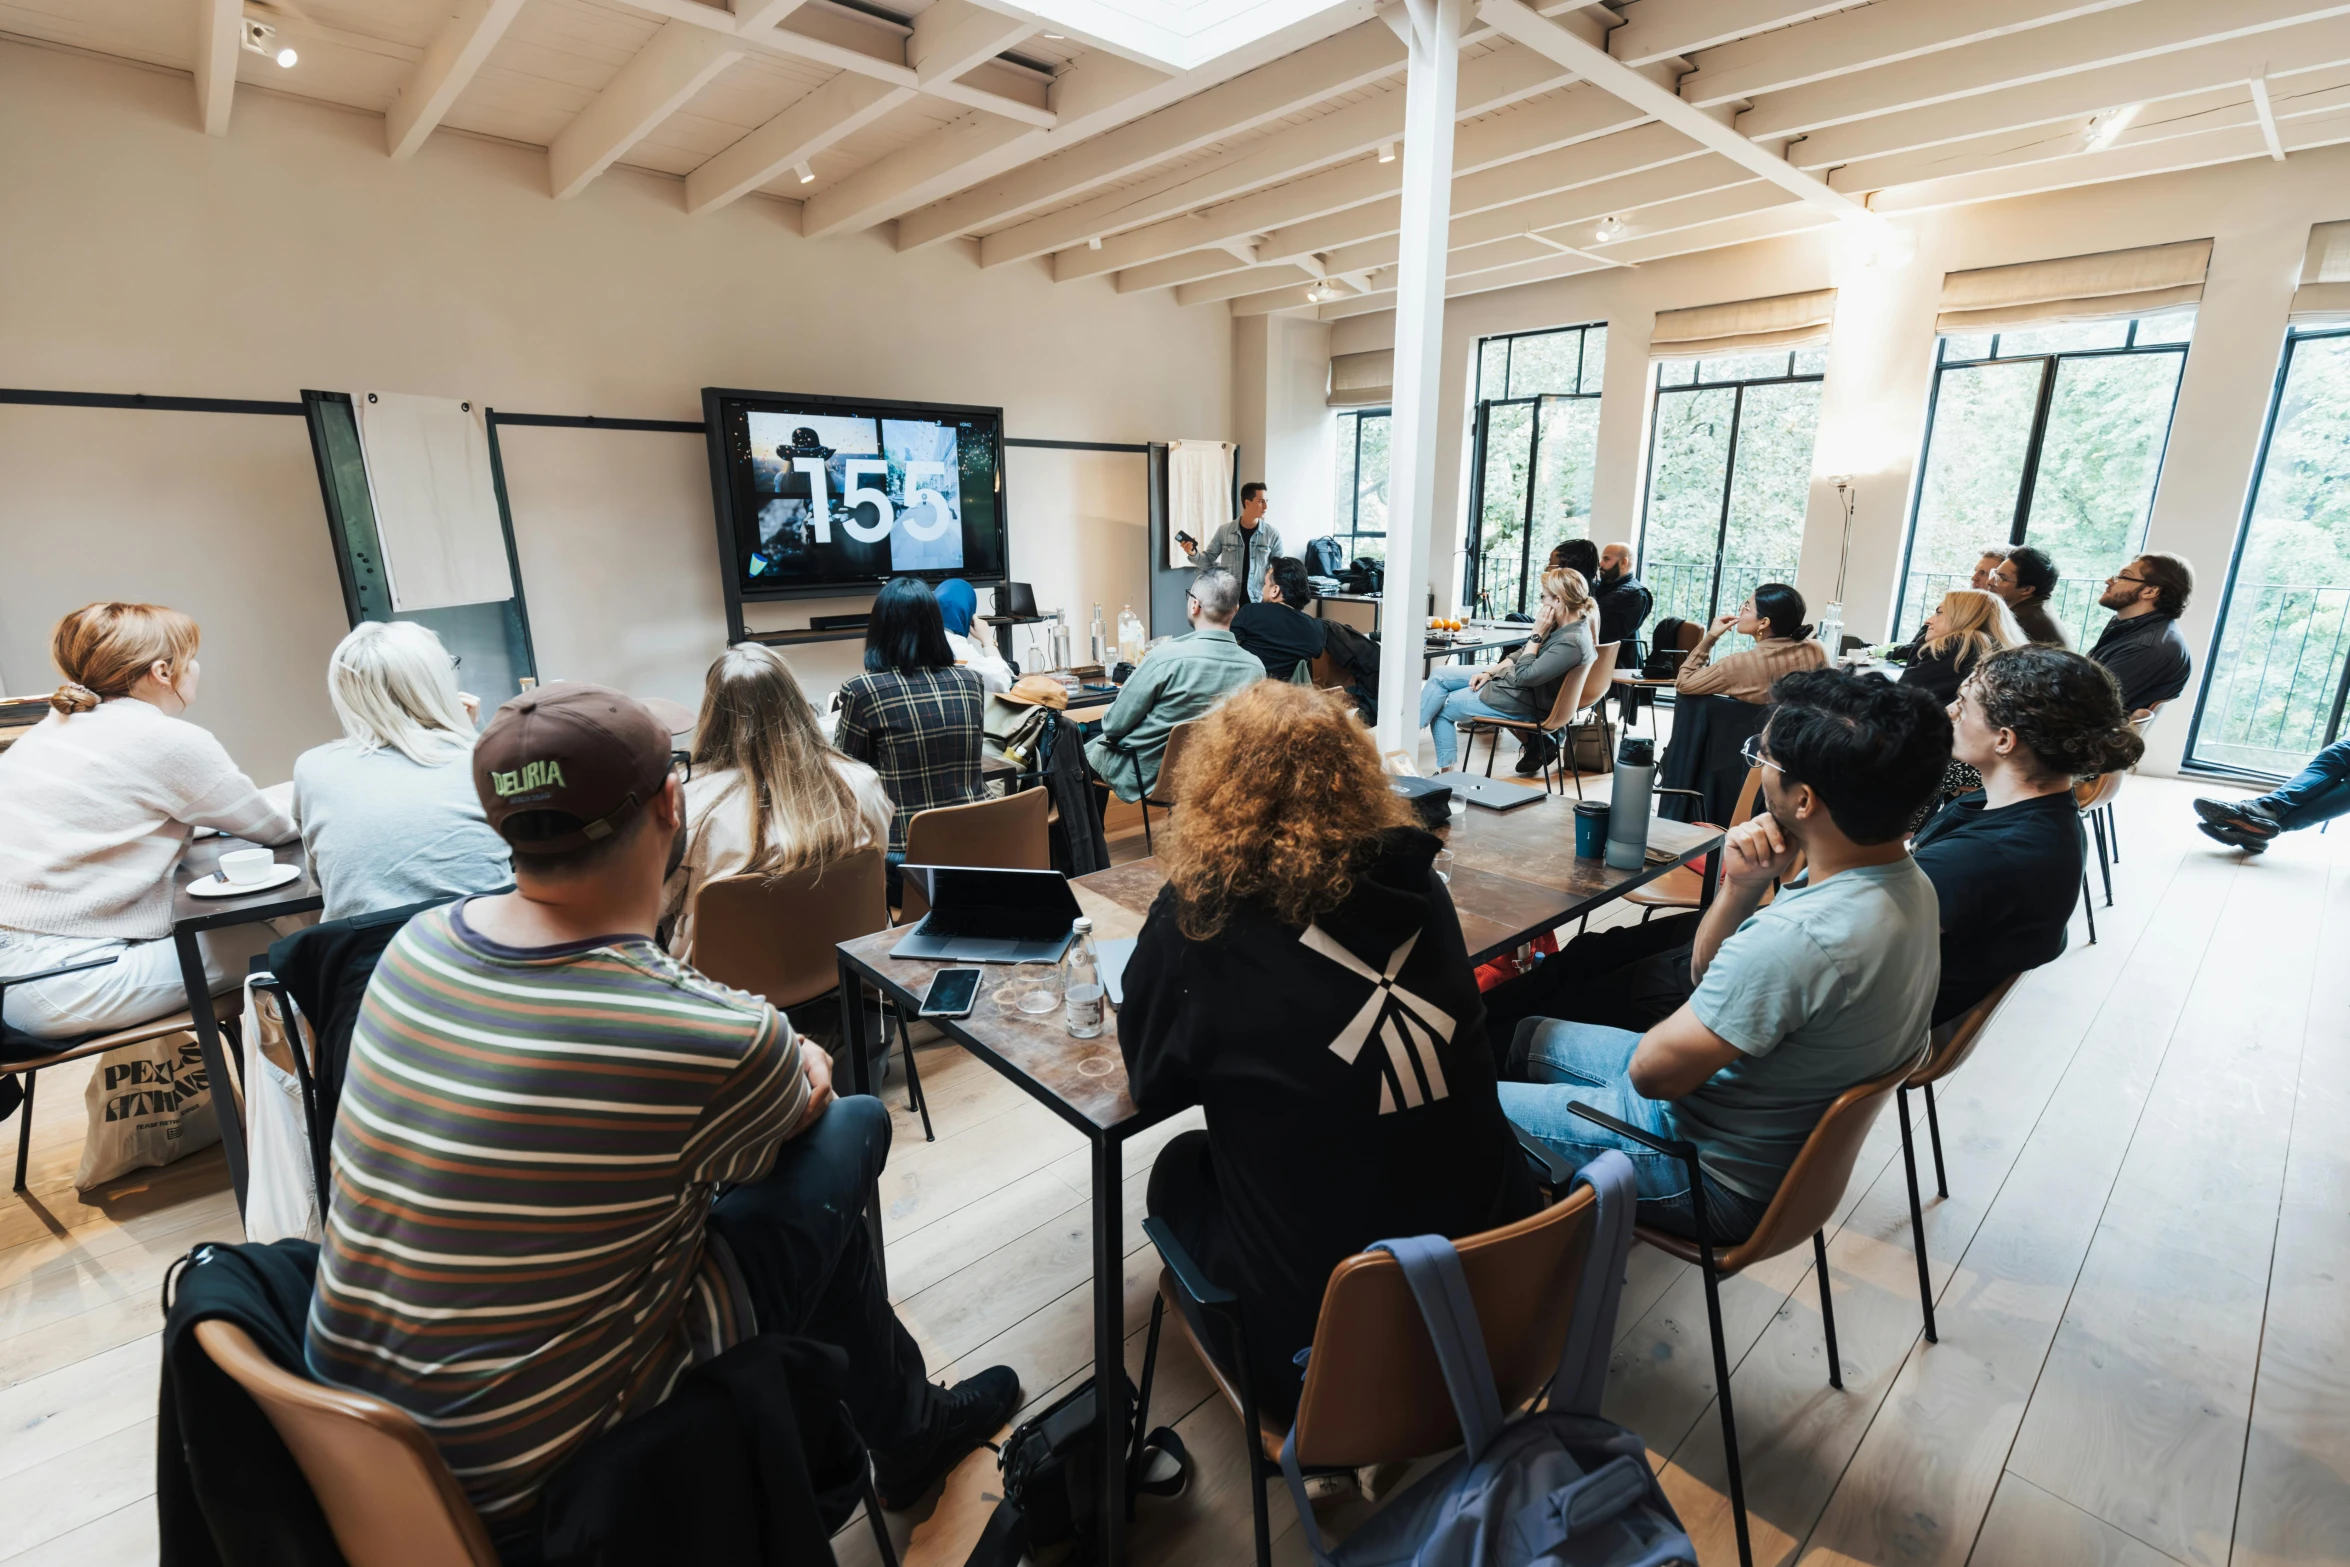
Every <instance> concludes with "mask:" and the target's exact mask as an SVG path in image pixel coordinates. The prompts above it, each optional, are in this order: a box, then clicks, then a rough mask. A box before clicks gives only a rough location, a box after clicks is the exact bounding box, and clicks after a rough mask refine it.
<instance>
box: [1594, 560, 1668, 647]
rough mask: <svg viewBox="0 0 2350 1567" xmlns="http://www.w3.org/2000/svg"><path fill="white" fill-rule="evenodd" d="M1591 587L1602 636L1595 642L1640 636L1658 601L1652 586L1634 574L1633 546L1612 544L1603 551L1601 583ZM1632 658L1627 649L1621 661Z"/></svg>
mask: <svg viewBox="0 0 2350 1567" xmlns="http://www.w3.org/2000/svg"><path fill="white" fill-rule="evenodd" d="M1591 586H1592V596H1593V597H1594V598H1596V599H1597V600H1598V601H1599V636H1598V637H1597V638H1596V639H1595V640H1596V641H1597V642H1598V643H1599V644H1600V645H1602V646H1605V645H1606V644H1607V643H1610V642H1622V641H1624V640H1625V639H1626V638H1628V637H1637V636H1638V635H1640V628H1641V627H1642V626H1644V625H1646V624H1647V623H1648V611H1649V609H1650V607H1651V605H1652V604H1653V603H1654V602H1655V601H1654V599H1653V598H1652V597H1651V596H1650V594H1649V591H1648V585H1647V584H1646V583H1644V582H1642V581H1641V580H1640V579H1639V578H1638V577H1636V576H1634V575H1633V574H1632V546H1631V545H1629V544H1610V545H1608V546H1607V547H1606V548H1605V549H1602V550H1601V551H1600V552H1599V580H1598V581H1597V582H1595V583H1593V584H1592V585H1591ZM1629 656H1630V650H1629V649H1626V650H1625V652H1624V653H1623V654H1620V655H1619V661H1622V660H1624V659H1628V658H1629Z"/></svg>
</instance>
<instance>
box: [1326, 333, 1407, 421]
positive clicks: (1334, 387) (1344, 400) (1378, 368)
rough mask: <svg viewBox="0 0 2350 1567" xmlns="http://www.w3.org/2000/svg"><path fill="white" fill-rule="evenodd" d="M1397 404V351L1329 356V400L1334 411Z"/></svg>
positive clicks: (1384, 350)
mask: <svg viewBox="0 0 2350 1567" xmlns="http://www.w3.org/2000/svg"><path fill="white" fill-rule="evenodd" d="M1393 401H1395V350H1394V349H1392V348H1380V349H1374V350H1373V351H1371V352H1370V353H1367V354H1332V355H1331V356H1330V397H1329V403H1330V406H1331V407H1333V408H1375V407H1377V406H1378V405H1379V404H1381V403H1391V402H1393Z"/></svg>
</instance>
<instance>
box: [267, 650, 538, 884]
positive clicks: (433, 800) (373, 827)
mask: <svg viewBox="0 0 2350 1567" xmlns="http://www.w3.org/2000/svg"><path fill="white" fill-rule="evenodd" d="M326 694H327V699H328V700H329V701H331V702H333V703H334V709H335V716H336V717H337V718H339V719H341V720H342V722H343V738H342V739H340V740H333V741H329V742H328V743H327V744H325V745H321V746H313V747H312V748H311V749H309V750H307V751H304V752H303V753H302V754H301V755H300V756H298V757H296V758H295V759H294V819H295V820H296V821H298V822H300V823H301V824H302V847H303V848H304V849H305V850H307V851H308V852H309V855H310V873H311V874H312V875H313V876H315V877H317V878H318V890H319V891H320V892H321V893H322V894H323V895H324V896H325V898H326V908H325V911H324V913H323V915H322V916H321V917H322V918H325V919H330V920H339V919H344V918H346V917H348V916H350V915H353V914H372V913H374V912H375V911H376V910H378V909H398V908H405V907H406V906H407V905H409V904H411V903H424V902H428V901H430V900H432V899H435V898H453V897H457V896H458V895H460V894H462V893H468V892H495V891H497V890H498V889H499V888H501V887H504V886H506V885H508V884H509V883H511V882H512V881H513V880H514V875H513V870H512V868H511V866H510V865H509V864H508V860H507V854H506V840H505V839H503V838H501V837H499V836H498V835H497V834H496V833H494V832H492V831H490V824H489V823H488V822H487V821H486V820H484V819H483V817H482V814H481V801H480V800H479V799H478V798H477V797H476V796H475V795H474V792H473V771H472V769H471V768H470V767H469V766H468V765H467V759H468V758H470V757H471V756H472V755H473V720H474V712H475V709H476V706H477V704H476V703H475V701H474V699H473V698H472V697H470V696H467V695H465V694H464V693H463V692H461V691H459V690H458V689H457V662H456V660H455V659H453V658H451V657H450V656H449V651H448V649H447V648H444V647H443V646H441V639H440V638H439V637H437V636H435V635H433V633H432V631H431V630H430V628H428V627H425V626H420V625H418V624H417V623H416V622H415V621H413V620H392V621H382V620H369V621H362V622H361V623H360V624H358V625H357V626H354V627H352V628H351V634H350V635H349V636H347V637H345V638H343V640H342V643H341V644H340V645H339V646H338V647H336V649H335V653H334V657H333V658H332V659H330V660H328V662H327V666H326Z"/></svg>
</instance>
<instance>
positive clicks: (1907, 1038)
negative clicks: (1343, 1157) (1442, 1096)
mask: <svg viewBox="0 0 2350 1567" xmlns="http://www.w3.org/2000/svg"><path fill="white" fill-rule="evenodd" d="M1772 699H1773V701H1774V702H1775V703H1776V704H1777V705H1776V707H1775V708H1774V709H1773V711H1772V713H1771V720H1770V723H1769V725H1768V727H1766V728H1765V729H1764V731H1763V732H1762V734H1761V736H1759V737H1758V738H1759V745H1758V746H1757V747H1756V748H1755V751H1756V756H1757V760H1758V761H1759V762H1760V764H1761V766H1762V768H1763V798H1764V801H1765V803H1766V805H1767V807H1768V809H1767V810H1765V811H1764V812H1762V813H1761V814H1759V815H1757V816H1756V817H1755V818H1754V819H1753V820H1752V821H1750V822H1747V823H1744V824H1742V825H1741V826H1739V827H1736V828H1734V829H1732V830H1731V832H1730V834H1729V837H1728V839H1727V840H1726V841H1725V843H1724V846H1723V849H1722V888H1721V893H1720V895H1719V896H1718V897H1717V898H1716V899H1715V901H1714V904H1713V907H1712V908H1710V909H1708V910H1707V911H1706V912H1705V914H1704V916H1703V917H1702V919H1701V920H1700V922H1699V925H1698V929H1697V936H1696V941H1695V944H1694V948H1693V951H1692V953H1691V958H1690V970H1691V974H1692V977H1693V978H1694V979H1695V981H1696V988H1695V989H1694V991H1693V992H1692V993H1691V994H1690V997H1689V999H1688V1001H1686V1002H1685V1003H1683V1004H1682V1005H1681V1006H1680V1007H1679V1008H1677V1009H1676V1010H1675V1011H1674V1012H1673V1013H1672V1015H1671V1016H1669V1017H1667V1018H1666V1019H1665V1020H1664V1021H1663V1022H1662V1023H1659V1024H1657V1025H1656V1026H1655V1027H1654V1028H1651V1029H1649V1030H1648V1031H1647V1032H1646V1033H1645V1034H1639V1033H1633V1032H1631V1031H1629V1030H1625V1029H1615V1028H1605V1027H1599V1026H1595V1025H1592V1024H1588V1023H1566V1022H1556V1021H1548V1020H1540V1021H1530V1022H1528V1023H1526V1024H1525V1025H1523V1026H1522V1027H1521V1029H1520V1031H1519V1039H1518V1041H1517V1043H1516V1045H1515V1046H1514V1047H1513V1057H1514V1058H1516V1059H1522V1061H1523V1063H1524V1072H1525V1075H1526V1077H1527V1078H1528V1079H1529V1081H1526V1082H1523V1083H1504V1084H1502V1085H1501V1088H1500V1093H1501V1102H1502V1109H1503V1111H1504V1112H1506V1113H1507V1114H1508V1116H1509V1118H1510V1119H1511V1120H1512V1121H1514V1122H1516V1123H1517V1124H1518V1125H1519V1126H1521V1127H1523V1128H1525V1129H1526V1130H1527V1131H1528V1132H1530V1133H1532V1134H1533V1135H1534V1136H1536V1137H1539V1138H1540V1139H1542V1141H1543V1142H1545V1143H1546V1144H1548V1145H1549V1146H1550V1147H1551V1148H1553V1149H1554V1150H1556V1151H1557V1152H1558V1153H1560V1154H1561V1155H1562V1156H1564V1157H1565V1158H1566V1159H1568V1160H1569V1161H1571V1162H1573V1163H1576V1164H1582V1163H1586V1162H1588V1161H1589V1160H1591V1159H1592V1158H1594V1157H1595V1156H1597V1155H1598V1154H1599V1153H1601V1152H1603V1151H1605V1150H1607V1149H1610V1148H1620V1149H1622V1150H1623V1152H1624V1153H1625V1154H1627V1155H1628V1156H1629V1157H1630V1158H1631V1160H1632V1164H1633V1167H1634V1169H1635V1170H1636V1171H1637V1172H1638V1176H1639V1183H1640V1197H1641V1202H1640V1210H1641V1216H1642V1217H1643V1218H1644V1219H1648V1220H1651V1221H1652V1222H1658V1223H1662V1224H1665V1225H1667V1226H1670V1227H1674V1228H1678V1229H1681V1230H1683V1231H1687V1230H1688V1229H1689V1227H1690V1224H1691V1220H1692V1217H1693V1215H1692V1211H1691V1203H1690V1200H1689V1189H1688V1186H1689V1183H1688V1174H1687V1167H1686V1166H1684V1165H1683V1164H1682V1163H1681V1161H1679V1160H1677V1159H1674V1158H1671V1157H1669V1156H1667V1155H1664V1154H1660V1153H1657V1152H1655V1151H1654V1150H1652V1149H1649V1148H1648V1147H1646V1146H1645V1145H1643V1144H1640V1143H1636V1142H1633V1141H1631V1140H1630V1139H1628V1138H1623V1137H1619V1136H1618V1135H1617V1134H1615V1133H1613V1132H1610V1131H1609V1130H1608V1129H1607V1128H1606V1127H1604V1126H1601V1125H1599V1124H1598V1123H1597V1122H1593V1121H1587V1120H1584V1119H1583V1118H1582V1117H1580V1116H1577V1115H1575V1114H1574V1113H1573V1112H1571V1111H1570V1110H1569V1109H1568V1106H1569V1104H1571V1103H1573V1102H1574V1101H1577V1100H1581V1101H1583V1102H1584V1103H1587V1104H1589V1105H1591V1106H1592V1107H1593V1108H1595V1109H1598V1110H1602V1111H1605V1112H1606V1113H1608V1114H1610V1115H1613V1116H1615V1117H1616V1118H1618V1119H1619V1120H1623V1121H1628V1122H1630V1123H1631V1124H1632V1125H1634V1126H1637V1127H1640V1128H1641V1129H1642V1130H1644V1131H1648V1132H1652V1133H1654V1134H1656V1135H1658V1136H1662V1137H1670V1138H1680V1139H1686V1140H1687V1141H1690V1142H1693V1143H1695V1144H1696V1145H1697V1147H1698V1150H1699V1154H1700V1158H1701V1163H1702V1166H1703V1169H1704V1173H1705V1200H1706V1212H1707V1215H1708V1222H1709V1224H1710V1226H1711V1228H1712V1232H1713V1235H1714V1237H1715V1238H1716V1239H1721V1240H1736V1239H1740V1238H1743V1237H1744V1236H1746V1235H1748V1234H1750V1233H1751V1232H1752V1231H1753V1228H1754V1225H1755V1224H1756V1222H1757V1221H1759V1220H1760V1219H1761V1217H1762V1215H1763V1212H1764V1210H1765V1209H1766V1208H1768V1207H1769V1205H1770V1201H1771V1198H1772V1196H1773V1194H1774V1193H1776V1192H1777V1190H1778V1188H1779V1180H1780V1177H1782V1176H1783V1175H1785V1174H1786V1172H1787V1168H1788V1166H1789V1165H1790V1164H1792V1163H1793V1162H1794V1159H1795V1155H1796V1154H1797V1152H1798V1151H1800V1150H1801V1148H1802V1147H1803V1143H1804V1140H1805V1139H1806V1138H1807V1137H1809V1136H1810V1135H1811V1131H1812V1128H1813V1126H1814V1125H1816V1124H1817V1123H1818V1121H1819V1118H1820V1114H1821V1112H1822V1111H1824V1110H1825V1109H1827V1107H1828V1106H1829V1104H1831V1103H1832V1102H1833V1101H1834V1100H1835V1098H1836V1096H1837V1095H1839V1094H1841V1093H1843V1092H1844V1090H1846V1089H1848V1088H1850V1087H1852V1086H1854V1085H1855V1084H1857V1083H1863V1082H1867V1081H1869V1080H1870V1079H1872V1078H1877V1077H1882V1076H1884V1075H1885V1074H1886V1073H1887V1072H1890V1071H1892V1070H1893V1069H1894V1068H1895V1067H1898V1066H1900V1065H1901V1064H1902V1063H1903V1062H1905V1061H1911V1060H1914V1059H1916V1058H1917V1057H1918V1056H1919V1055H1920V1054H1921V1053H1922V1052H1923V1051H1924V1050H1925V1047H1926V1036H1927V1031H1928V1028H1929V1026H1930V1024H1931V1021H1932V1017H1933V1011H1934V997H1935V991H1936V987H1937V985H1938V983H1939V974H1940V969H1941V963H1940V958H1939V954H1938V950H1937V949H1938V941H1937V932H1938V929H1939V921H1938V910H1937V905H1936V903H1935V898H1934V887H1933V884H1932V883H1931V882H1929V881H1928V880H1927V879H1926V876H1925V873H1924V872H1923V871H1921V870H1920V869H1919V868H1918V867H1917V865H1916V864H1915V863H1914V862H1913V861H1912V860H1911V859H1910V857H1909V851H1908V849H1907V847H1906V846H1905V845H1904V844H1903V841H1902V834H1903V829H1904V827H1905V825H1906V823H1907V822H1908V820H1909V817H1910V813H1911V812H1912V811H1914V810H1915V809H1916V808H1917V803H1918V802H1919V801H1920V800H1922V799H1924V798H1925V796H1926V794H1927V793H1928V791H1930V790H1931V789H1932V788H1933V787H1934V784H1935V782H1936V780H1937V779H1939V778H1940V777H1941V775H1942V765H1943V763H1944V762H1946V761H1947V760H1948V759H1949V756H1950V722H1949V720H1948V719H1947V718H1946V717H1944V716H1943V714H1942V712H1941V710H1940V709H1939V708H1937V707H1935V706H1934V704H1933V702H1932V700H1931V699H1930V698H1928V697H1927V696H1926V695H1925V694H1924V693H1923V692H1921V691H1918V690H1915V689H1914V688H1904V687H1901V686H1897V685H1893V684H1891V683H1890V682H1888V681H1885V680H1883V679H1880V678H1876V677H1870V676H1855V675H1846V674H1840V673H1837V672H1835V671H1831V670H1816V671H1806V672H1802V673H1798V674H1793V675H1788V676H1786V677H1785V678H1783V679H1781V680H1780V681H1779V683H1778V686H1777V688H1776V689H1775V690H1774V691H1773V693H1772ZM1798 855H1801V856H1802V857H1803V858H1804V860H1805V862H1806V868H1805V872H1804V874H1803V875H1802V876H1801V877H1799V878H1798V879H1796V880H1795V881H1792V882H1790V883H1788V884H1787V885H1786V886H1784V887H1782V888H1781V889H1780V890H1779V894H1778V896H1777V898H1776V899H1774V900H1773V901H1772V902H1771V903H1770V904H1769V905H1768V906H1767V907H1765V906H1763V905H1762V898H1763V895H1764V893H1765V892H1767V891H1768V890H1769V889H1770V887H1771V886H1772V884H1773V882H1774V881H1776V880H1777V879H1779V878H1781V877H1784V876H1786V875H1788V874H1789V873H1790V872H1791V871H1792V870H1793V868H1794V865H1795V861H1796V857H1797V856H1798Z"/></svg>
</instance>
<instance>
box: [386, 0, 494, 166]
mask: <svg viewBox="0 0 2350 1567" xmlns="http://www.w3.org/2000/svg"><path fill="white" fill-rule="evenodd" d="M521 14H522V0H455V5H454V7H453V8H452V10H451V11H450V13H449V19H448V20H447V21H445V22H443V23H442V24H441V30H440V32H439V33H438V34H437V35H436V36H435V37H434V38H433V41H432V44H431V46H430V47H429V48H427V49H426V50H425V51H424V58H423V59H421V60H419V61H417V62H416V69H415V70H413V71H411V72H409V73H408V80H407V81H406V82H405V83H403V84H402V85H401V88H400V95H399V96H398V97H397V98H394V99H393V100H392V105H391V107H390V108H388V109H386V110H384V151H385V152H387V153H389V154H390V155H391V156H392V157H394V158H408V157H413V156H414V155H415V153H416V149H417V148H419V147H421V146H423V145H424V142H425V138H426V137H428V136H430V135H432V133H433V130H434V128H435V127H436V126H438V125H439V124H440V123H441V120H442V118H443V117H444V116H445V115H447V114H448V112H449V107H450V105H452V104H454V103H455V102H456V101H457V95H458V94H459V93H461V92H463V91H465V88H466V86H467V84H469V83H470V82H472V80H473V73H474V72H476V71H478V70H480V69H481V63H482V61H484V60H486V59H488V58H489V57H490V51H491V50H492V49H494V48H496V47H497V43H498V40H499V39H501V38H503V37H505V36H506V29H507V27H508V26H509V25H510V24H511V23H512V22H513V20H514V18H515V17H517V16H519V15H521Z"/></svg>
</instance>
